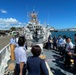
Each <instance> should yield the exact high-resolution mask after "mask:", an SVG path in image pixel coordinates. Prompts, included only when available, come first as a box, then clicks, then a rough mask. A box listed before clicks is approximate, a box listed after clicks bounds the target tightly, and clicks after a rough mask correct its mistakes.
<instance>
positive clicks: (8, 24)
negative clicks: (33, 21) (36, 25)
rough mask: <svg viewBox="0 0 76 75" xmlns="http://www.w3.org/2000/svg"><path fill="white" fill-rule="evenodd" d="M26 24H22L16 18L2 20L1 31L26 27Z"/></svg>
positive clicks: (0, 19)
mask: <svg viewBox="0 0 76 75" xmlns="http://www.w3.org/2000/svg"><path fill="white" fill-rule="evenodd" d="M25 24H26V23H21V22H19V21H18V20H17V19H15V18H0V29H6V28H8V29H9V28H10V27H12V26H13V27H21V26H25Z"/></svg>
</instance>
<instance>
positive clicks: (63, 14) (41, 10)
mask: <svg viewBox="0 0 76 75" xmlns="http://www.w3.org/2000/svg"><path fill="white" fill-rule="evenodd" d="M33 8H34V9H35V11H37V12H38V19H39V21H40V22H41V23H42V24H44V23H47V24H49V25H50V26H52V27H54V28H56V29H63V28H73V27H76V0H0V29H5V28H7V29H8V28H10V27H11V26H16V27H18V26H23V25H25V24H26V23H28V21H29V18H28V14H27V13H29V12H31V11H32V10H33Z"/></svg>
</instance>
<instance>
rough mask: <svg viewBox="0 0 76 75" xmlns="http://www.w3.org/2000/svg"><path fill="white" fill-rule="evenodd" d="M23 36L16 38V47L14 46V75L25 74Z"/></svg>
mask: <svg viewBox="0 0 76 75" xmlns="http://www.w3.org/2000/svg"><path fill="white" fill-rule="evenodd" d="M24 44H25V37H23V36H20V37H19V40H18V45H19V46H18V47H16V48H15V59H16V66H15V75H26V61H27V58H26V51H25V50H24Z"/></svg>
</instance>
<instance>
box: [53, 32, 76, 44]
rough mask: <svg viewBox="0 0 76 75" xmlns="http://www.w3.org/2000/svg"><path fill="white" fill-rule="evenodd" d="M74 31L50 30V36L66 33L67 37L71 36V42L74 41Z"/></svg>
mask: <svg viewBox="0 0 76 75" xmlns="http://www.w3.org/2000/svg"><path fill="white" fill-rule="evenodd" d="M75 33H76V31H58V32H52V37H54V36H56V37H58V35H61V36H63V35H66V36H67V37H71V39H72V42H73V43H74V34H75Z"/></svg>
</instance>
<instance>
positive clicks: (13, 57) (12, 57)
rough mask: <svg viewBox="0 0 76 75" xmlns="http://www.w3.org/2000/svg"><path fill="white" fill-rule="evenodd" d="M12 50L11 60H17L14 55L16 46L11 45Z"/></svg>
mask: <svg viewBox="0 0 76 75" xmlns="http://www.w3.org/2000/svg"><path fill="white" fill-rule="evenodd" d="M10 50H11V60H15V54H14V50H15V45H14V44H11V45H10Z"/></svg>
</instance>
